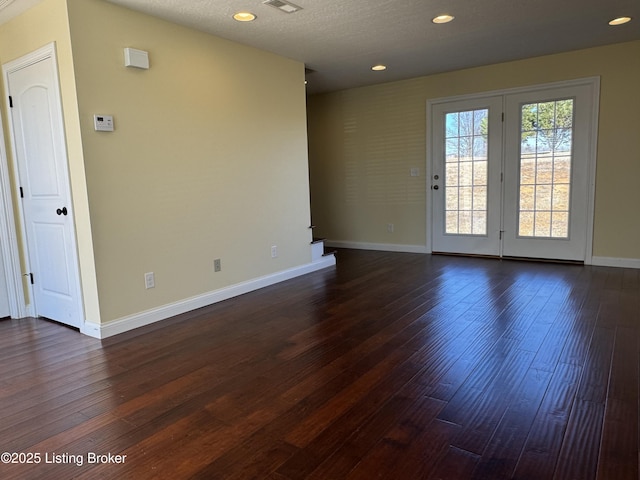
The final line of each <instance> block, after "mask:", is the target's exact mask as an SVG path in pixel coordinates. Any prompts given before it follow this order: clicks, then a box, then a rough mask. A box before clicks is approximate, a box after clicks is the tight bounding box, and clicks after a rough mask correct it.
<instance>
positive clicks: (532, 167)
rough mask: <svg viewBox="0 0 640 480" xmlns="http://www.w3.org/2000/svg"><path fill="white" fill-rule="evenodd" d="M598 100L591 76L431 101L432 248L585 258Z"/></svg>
mask: <svg viewBox="0 0 640 480" xmlns="http://www.w3.org/2000/svg"><path fill="white" fill-rule="evenodd" d="M596 102H597V82H595V81H592V80H587V81H584V82H576V83H575V84H566V85H562V86H551V87H538V88H534V89H531V90H519V91H517V92H513V93H508V92H507V93H504V94H502V95H491V96H487V97H479V98H472V99H469V100H453V101H446V100H445V101H442V102H437V103H435V104H433V105H432V106H431V108H430V111H431V116H430V119H429V120H430V123H431V134H430V142H429V143H430V144H431V176H432V178H431V205H432V211H431V240H432V251H433V252H436V253H437V252H445V253H461V254H476V255H492V256H512V257H528V258H542V259H556V260H576V261H585V259H586V257H587V255H590V253H589V252H588V247H589V245H590V243H591V225H592V215H593V208H592V188H593V186H592V181H591V177H592V175H593V173H592V172H593V170H594V168H593V167H594V165H595V160H594V152H593V149H594V147H593V139H594V138H595V136H596V121H595V113H594V112H595V111H596V110H597V109H596V108H595V104H596Z"/></svg>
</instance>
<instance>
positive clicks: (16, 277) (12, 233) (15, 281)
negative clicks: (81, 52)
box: [0, 42, 85, 330]
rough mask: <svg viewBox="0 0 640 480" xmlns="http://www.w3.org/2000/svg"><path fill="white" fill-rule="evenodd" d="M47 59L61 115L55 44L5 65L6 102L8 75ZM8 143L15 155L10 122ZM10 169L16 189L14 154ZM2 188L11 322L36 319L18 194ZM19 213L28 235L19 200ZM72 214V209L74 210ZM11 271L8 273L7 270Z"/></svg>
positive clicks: (2, 170) (1, 212)
mask: <svg viewBox="0 0 640 480" xmlns="http://www.w3.org/2000/svg"><path fill="white" fill-rule="evenodd" d="M47 58H51V59H52V60H53V64H54V69H55V72H54V84H55V93H56V95H57V97H58V98H57V101H58V102H59V104H60V109H61V112H62V111H63V108H62V98H61V96H60V79H59V73H58V58H57V55H56V44H55V42H51V43H49V44H47V45H45V46H43V47H41V48H39V49H38V50H35V51H33V52H31V53H29V54H27V55H24V56H22V57H20V58H18V59H16V60H13V61H10V62H7V63H5V64H4V65H2V73H3V80H4V95H5V98H6V99H8V97H9V74H10V73H11V72H13V71H16V70H20V69H22V68H25V67H28V66H30V65H33V64H35V63H37V62H39V61H42V60H45V59H47ZM7 117H9V118H10V112H8V115H7ZM60 122H61V125H62V132H63V136H64V137H65V138H64V139H63V142H62V148H63V151H64V158H65V159H67V169H66V172H65V173H66V175H67V178H69V170H68V154H67V144H66V135H65V134H64V132H65V129H64V119H63V118H60ZM9 139H10V142H11V148H12V151H13V152H15V151H16V148H15V143H14V142H15V132H14V130H13V124H12V123H11V122H9ZM0 147H2V153H3V154H4V158H3V159H2V160H3V161H2V162H0V163H1V165H0V176H3V177H7V175H6V172H5V168H6V167H7V165H6V158H7V156H6V149H5V145H4V143H3V144H2V145H0ZM11 165H12V168H13V172H14V180H15V184H16V188H18V184H19V181H18V172H19V169H18V160H17V158H16V155H15V153H14V155H13V156H12V161H11ZM0 180H2V181H3V182H4V178H0ZM7 183H8V179H7ZM67 184H68V185H69V198H70V199H71V201H72V202H73V197H72V195H71V188H70V184H69V182H67ZM1 187H2V188H3V195H2V198H0V203H1V206H0V207H1V208H0V227H2V224H1V223H2V217H4V220H5V221H6V228H7V230H8V235H9V239H10V242H7V243H9V245H7V248H4V247H3V249H2V255H3V256H4V257H3V258H4V261H5V265H11V268H12V271H11V272H10V273H11V274H12V277H11V278H8V279H7V285H8V287H9V296H10V304H11V316H12V318H23V317H27V316H35V314H36V312H35V308H34V305H33V302H31V303H30V304H29V305H27V304H26V299H25V298H24V294H23V293H22V292H24V290H23V281H22V275H23V273H22V272H21V267H20V255H19V249H18V240H17V239H18V233H17V230H16V222H15V219H14V218H13V210H12V205H13V198H16V199H17V198H19V193H18V192H16V196H15V197H13V196H12V195H11V190H10V189H9V188H6V189H5V185H4V183H3V184H2V185H1ZM17 209H18V212H19V224H20V229H21V230H22V232H26V231H27V230H26V228H25V221H24V209H23V206H22V202H20V201H19V200H18V201H17ZM72 211H73V209H72ZM69 221H70V222H71V230H72V235H71V241H72V242H73V245H72V249H73V251H74V252H75V253H76V257H75V259H74V263H75V267H76V268H75V269H74V271H75V273H76V278H75V281H76V282H77V285H78V288H77V292H78V298H76V299H75V301H76V302H77V304H78V309H77V311H78V312H79V315H80V319H79V320H80V329H81V330H82V327H83V325H84V322H85V318H84V305H83V301H82V289H81V282H80V271H79V269H78V265H79V262H78V260H79V259H78V248H77V244H76V229H75V218H74V217H73V216H70V218H69ZM21 238H22V241H21V242H20V243H21V247H22V251H23V252H25V255H24V261H25V267H26V268H27V272H29V271H30V265H29V261H30V260H29V256H28V253H27V252H28V251H29V249H28V247H27V239H26V238H25V236H24V235H22V237H21ZM7 270H8V269H7ZM27 285H28V286H27V289H28V292H29V297H30V298H31V299H33V298H34V292H33V288H32V287H31V285H30V284H29V283H28V282H27ZM14 302H15V304H16V305H15V316H14Z"/></svg>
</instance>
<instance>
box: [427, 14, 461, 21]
mask: <svg viewBox="0 0 640 480" xmlns="http://www.w3.org/2000/svg"><path fill="white" fill-rule="evenodd" d="M454 18H456V17H454V16H453V15H447V14H444V15H438V16H437V17H435V18H432V19H431V21H432V22H433V23H449V22H450V21H451V20H453V19H454Z"/></svg>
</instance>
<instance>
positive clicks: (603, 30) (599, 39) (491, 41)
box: [0, 0, 640, 93]
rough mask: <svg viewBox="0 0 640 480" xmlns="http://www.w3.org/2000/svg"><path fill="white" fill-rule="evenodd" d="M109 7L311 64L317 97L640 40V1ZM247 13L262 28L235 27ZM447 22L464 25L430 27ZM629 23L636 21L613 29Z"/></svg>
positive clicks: (318, 1) (142, 2)
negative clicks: (617, 22) (439, 19)
mask: <svg viewBox="0 0 640 480" xmlns="http://www.w3.org/2000/svg"><path fill="white" fill-rule="evenodd" d="M32 1H33V0H16V3H19V2H32ZM108 1H110V2H111V3H115V4H118V5H122V6H125V7H128V8H131V9H134V10H139V11H142V12H146V13H148V14H151V15H154V16H157V17H161V18H164V19H167V20H170V21H173V22H176V23H180V24H183V25H187V26H189V27H192V28H196V29H198V30H203V31H207V32H210V33H212V34H214V35H217V36H220V37H224V38H227V39H230V40H234V41H236V42H239V43H243V44H246V45H251V46H254V47H258V48H261V49H264V50H268V51H271V52H274V53H277V54H280V55H282V56H285V57H288V58H292V59H295V60H298V61H301V62H304V63H305V65H306V66H307V67H308V68H310V69H312V70H313V71H314V72H313V73H310V74H309V75H308V77H307V78H308V82H309V83H308V86H307V89H308V91H309V92H310V93H317V92H324V91H332V90H338V89H343V88H348V87H354V86H361V85H369V84H374V83H382V82H388V81H393V80H399V79H405V78H411V77H416V76H421V75H428V74H433V73H440V72H445V71H451V70H457V69H461V68H467V67H473V66H479V65H487V64H491V63H498V62H503V61H508V60H515V59H520V58H527V57H534V56H539V55H546V54H551V53H557V52H563V51H569V50H576V49H581V48H587V47H593V46H597V45H606V44H610V43H617V42H624V41H630V40H636V39H640V0H534V1H532V0H473V1H470V0H293V3H295V4H296V5H299V6H300V7H302V10H300V11H298V12H296V13H292V14H287V13H284V12H281V11H279V10H277V9H275V8H273V7H270V6H267V5H264V4H263V3H262V0H108ZM240 10H245V11H246V10H248V11H251V12H253V13H254V14H256V15H257V19H256V20H255V21H254V22H251V23H239V22H236V21H234V20H233V19H232V18H231V16H232V14H233V13H235V12H237V11H240ZM442 13H449V14H451V15H454V16H455V17H456V18H455V20H454V21H453V22H451V23H449V24H445V25H436V24H433V23H431V18H433V17H434V16H436V15H439V14H442ZM0 14H1V12H0ZM622 15H626V16H631V17H633V18H634V21H632V22H630V23H628V24H626V25H622V26H618V27H611V26H609V25H608V23H607V22H608V21H609V20H610V19H612V18H614V17H619V16H622ZM629 61H640V59H637V58H636V59H629ZM377 63H384V64H385V65H387V66H388V69H387V70H386V71H384V72H372V71H371V69H370V67H371V66H372V65H374V64H377Z"/></svg>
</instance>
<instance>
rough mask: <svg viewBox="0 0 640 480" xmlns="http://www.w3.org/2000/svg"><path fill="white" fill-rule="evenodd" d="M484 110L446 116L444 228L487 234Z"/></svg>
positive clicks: (456, 231)
mask: <svg viewBox="0 0 640 480" xmlns="http://www.w3.org/2000/svg"><path fill="white" fill-rule="evenodd" d="M488 114H489V111H488V110H487V109H481V110H469V111H466V112H457V113H449V114H447V115H446V117H445V118H446V120H445V121H446V137H447V138H446V152H445V162H446V167H445V182H444V183H445V209H446V211H445V223H446V226H445V230H446V233H448V234H455V235H486V234H487V211H486V208H487V139H488V137H487V135H488V133H489V132H488V122H487V119H488Z"/></svg>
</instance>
